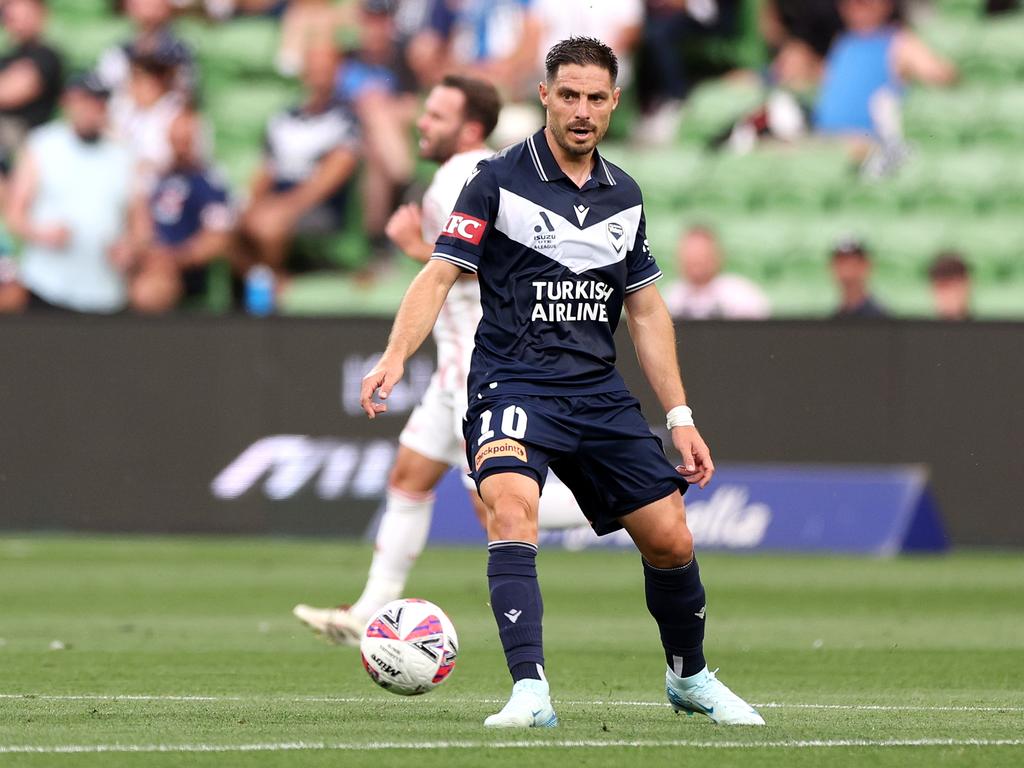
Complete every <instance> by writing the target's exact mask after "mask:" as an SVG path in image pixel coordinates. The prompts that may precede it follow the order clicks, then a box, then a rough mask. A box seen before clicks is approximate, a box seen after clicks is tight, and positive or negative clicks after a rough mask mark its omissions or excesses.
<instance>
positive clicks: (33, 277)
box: [0, 74, 147, 313]
mask: <svg viewBox="0 0 1024 768" xmlns="http://www.w3.org/2000/svg"><path fill="white" fill-rule="evenodd" d="M107 97H108V92H107V90H106V87H105V86H104V84H103V83H102V81H100V80H99V78H98V77H96V76H95V75H93V74H88V75H84V76H79V77H76V78H75V79H73V80H72V81H71V82H70V83H69V84H68V87H67V89H66V90H65V92H64V96H63V98H62V101H61V106H62V107H63V110H64V115H65V117H64V119H61V120H58V121H55V122H52V123H48V124H46V125H44V126H41V127H39V128H36V129H34V130H33V131H32V132H30V133H29V135H28V138H27V140H26V142H25V147H24V150H23V151H22V152H21V154H20V156H19V158H18V163H17V165H16V166H15V169H14V173H13V174H12V180H11V189H10V194H9V199H8V201H7V206H6V216H7V222H8V224H9V226H10V229H11V232H12V233H13V234H14V235H15V236H16V237H17V238H19V239H20V240H21V241H22V244H23V248H22V254H21V261H20V265H19V272H18V276H17V278H16V279H15V280H14V281H9V282H7V283H5V285H4V288H3V291H2V293H0V309H3V310H4V311H19V310H21V309H24V308H25V307H26V306H35V307H41V308H51V309H53V308H56V309H62V310H70V311H76V312H90V313H112V312H118V311H120V310H122V309H124V308H125V307H126V306H127V305H128V290H129V284H130V281H131V280H133V279H135V278H137V277H138V275H139V274H140V272H139V269H138V268H137V266H136V265H135V264H134V263H133V258H132V251H131V248H130V246H129V242H128V241H129V239H128V236H127V233H126V231H127V221H128V213H129V201H130V195H131V186H132V161H131V156H130V154H129V152H128V151H127V150H126V149H125V148H123V147H122V146H120V145H119V144H117V143H116V142H114V141H112V140H110V139H108V138H107V137H106V135H105V129H106V123H107ZM138 308H139V309H142V310H145V309H147V307H138Z"/></svg>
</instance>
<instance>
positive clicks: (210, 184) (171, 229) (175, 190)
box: [149, 170, 233, 246]
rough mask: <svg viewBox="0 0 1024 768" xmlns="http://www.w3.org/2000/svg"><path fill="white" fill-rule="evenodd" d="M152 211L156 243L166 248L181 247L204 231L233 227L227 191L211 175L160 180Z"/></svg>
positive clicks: (179, 175)
mask: <svg viewBox="0 0 1024 768" xmlns="http://www.w3.org/2000/svg"><path fill="white" fill-rule="evenodd" d="M149 210H150V214H151V215H152V217H153V227H154V230H155V232H154V234H155V235H156V239H157V241H158V242H160V243H162V244H164V245H171V246H174V245H180V244H181V243H184V242H185V241H186V240H188V239H189V238H190V237H192V236H193V235H195V234H197V233H198V232H200V231H201V230H202V229H204V228H209V229H214V230H218V231H224V230H226V229H229V228H230V227H231V225H232V223H233V216H232V212H231V206H230V203H229V201H228V192H227V188H226V187H225V185H224V183H223V182H222V181H221V180H220V179H218V178H217V175H216V174H215V173H212V172H210V171H203V170H191V171H172V172H170V173H168V174H166V175H164V176H161V177H160V179H159V181H157V184H156V188H155V189H154V190H153V194H152V195H150V198H149Z"/></svg>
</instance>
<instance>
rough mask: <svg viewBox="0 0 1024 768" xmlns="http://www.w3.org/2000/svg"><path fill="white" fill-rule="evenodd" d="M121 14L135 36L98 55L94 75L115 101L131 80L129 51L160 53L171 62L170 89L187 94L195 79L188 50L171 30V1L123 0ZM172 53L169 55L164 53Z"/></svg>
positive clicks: (193, 62) (192, 89) (193, 88)
mask: <svg viewBox="0 0 1024 768" xmlns="http://www.w3.org/2000/svg"><path fill="white" fill-rule="evenodd" d="M124 5H125V9H124V10H125V14H126V15H127V16H128V18H129V19H131V21H132V24H133V25H134V27H135V33H134V35H133V36H132V38H131V39H130V40H125V41H123V42H121V43H119V44H117V45H114V46H112V47H110V48H108V49H107V50H105V51H104V52H103V53H102V54H100V58H99V62H98V63H97V65H96V72H97V74H98V75H99V76H100V78H101V79H102V80H103V82H104V83H106V85H107V87H108V88H109V89H110V91H111V92H112V93H113V95H114V99H115V103H116V101H117V100H119V99H120V98H122V97H123V96H125V95H127V91H128V88H129V82H130V79H131V63H132V55H133V51H134V52H136V55H137V54H138V52H147V51H149V52H152V51H162V52H163V53H162V54H161V55H162V56H163V57H164V58H172V59H173V62H174V81H173V84H174V88H175V89H176V90H178V91H180V92H181V93H182V94H185V95H191V94H192V92H193V91H194V90H195V87H196V82H197V76H196V64H195V60H194V56H193V54H192V50H191V49H190V48H189V46H188V45H187V44H186V43H185V42H184V41H183V40H182V39H181V38H179V37H178V36H177V35H175V34H174V31H173V30H172V29H171V20H172V18H173V17H174V6H173V5H172V3H171V0H126V2H125V4H124ZM168 51H172V52H173V54H170V55H169V54H168V53H167V52H168Z"/></svg>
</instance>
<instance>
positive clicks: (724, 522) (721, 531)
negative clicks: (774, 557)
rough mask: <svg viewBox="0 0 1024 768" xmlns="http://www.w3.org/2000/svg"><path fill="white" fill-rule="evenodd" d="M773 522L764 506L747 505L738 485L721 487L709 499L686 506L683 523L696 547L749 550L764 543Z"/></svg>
mask: <svg viewBox="0 0 1024 768" xmlns="http://www.w3.org/2000/svg"><path fill="white" fill-rule="evenodd" d="M771 521H772V511H771V509H769V508H768V505H767V504H761V503H759V502H755V503H753V504H751V503H750V491H748V490H747V489H746V488H744V487H743V486H741V485H723V486H722V487H721V488H719V489H717V490H716V491H715V492H714V493H713V494H712V495H711V498H710V499H707V500H706V501H705V500H701V501H694V502H691V503H690V504H687V505H686V522H687V523H688V524H689V526H690V532H691V533H692V534H693V541H694V543H695V544H697V545H698V546H706V547H709V546H710V547H728V548H730V549H751V548H753V547H756V546H758V545H760V544H761V542H763V541H764V534H765V532H766V531H767V530H768V525H769V524H770V523H771Z"/></svg>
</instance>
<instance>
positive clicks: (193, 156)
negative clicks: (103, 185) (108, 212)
mask: <svg viewBox="0 0 1024 768" xmlns="http://www.w3.org/2000/svg"><path fill="white" fill-rule="evenodd" d="M169 141H170V145H171V151H172V156H173V159H172V162H171V167H170V168H169V169H168V170H167V171H165V172H164V173H163V174H161V175H160V177H159V178H158V179H157V181H156V184H155V186H154V189H153V191H152V193H150V194H149V195H147V196H140V197H138V198H137V199H136V206H135V216H134V226H133V234H134V243H135V246H134V247H135V248H136V250H137V252H138V258H139V262H140V264H142V265H144V267H145V268H144V269H143V270H142V271H141V274H142V277H140V279H138V280H136V281H135V282H134V283H133V284H132V298H133V301H134V303H135V304H137V305H145V306H147V307H151V308H153V310H154V311H160V310H167V309H171V308H172V307H174V306H175V305H176V304H178V303H179V301H181V300H182V299H184V300H185V301H186V302H188V301H192V302H198V301H201V300H203V299H204V298H205V297H206V296H207V290H208V287H209V286H208V281H209V267H210V265H211V264H212V263H213V262H214V261H215V260H217V259H220V258H226V257H227V256H228V254H229V253H230V250H231V246H232V241H233V229H234V223H235V214H234V210H233V208H232V205H231V200H230V198H229V196H228V191H227V186H226V184H225V183H224V181H223V179H221V177H220V175H219V174H218V173H217V172H216V171H214V170H213V169H212V168H210V167H209V165H208V164H207V162H206V157H205V153H204V151H203V124H202V119H201V118H200V116H199V115H198V114H197V113H196V112H194V111H192V110H185V111H183V112H181V113H179V114H178V116H177V117H175V118H174V120H173V121H172V122H171V127H170V136H169Z"/></svg>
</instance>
